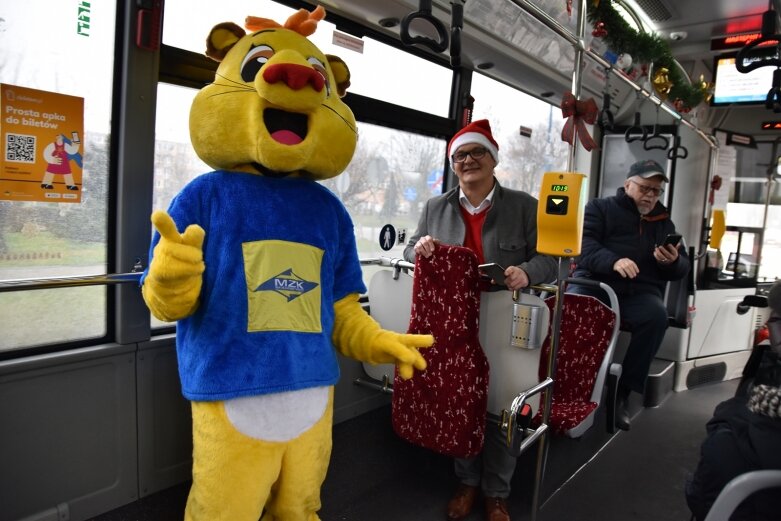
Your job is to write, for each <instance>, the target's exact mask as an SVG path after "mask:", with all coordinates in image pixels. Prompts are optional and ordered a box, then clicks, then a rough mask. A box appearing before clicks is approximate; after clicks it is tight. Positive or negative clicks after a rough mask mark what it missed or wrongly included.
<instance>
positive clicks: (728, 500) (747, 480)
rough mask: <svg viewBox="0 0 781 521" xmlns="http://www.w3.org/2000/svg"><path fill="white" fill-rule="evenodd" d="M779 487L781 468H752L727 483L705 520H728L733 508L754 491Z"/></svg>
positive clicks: (780, 484)
mask: <svg viewBox="0 0 781 521" xmlns="http://www.w3.org/2000/svg"><path fill="white" fill-rule="evenodd" d="M774 487H781V470H754V471H751V472H746V473H744V474H741V475H739V476H736V477H734V478H732V480H731V481H730V482H729V483H727V484H726V485H725V486H724V488H723V489H722V491H721V492H720V493H719V496H718V497H717V498H716V501H715V502H714V503H713V506H712V507H711V509H710V510H709V511H708V515H707V516H706V517H705V521H728V520H729V518H730V516H731V515H732V513H733V512H734V511H735V509H736V508H737V507H738V506H739V505H740V504H741V503H742V502H743V500H745V499H746V498H747V497H749V496H750V495H751V494H753V493H754V492H757V491H759V490H762V489H766V488H774Z"/></svg>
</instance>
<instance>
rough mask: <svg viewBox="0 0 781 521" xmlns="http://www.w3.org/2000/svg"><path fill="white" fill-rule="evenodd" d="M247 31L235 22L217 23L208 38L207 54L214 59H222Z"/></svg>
mask: <svg viewBox="0 0 781 521" xmlns="http://www.w3.org/2000/svg"><path fill="white" fill-rule="evenodd" d="M246 34H247V33H246V32H244V29H242V28H241V27H239V26H238V25H236V24H235V23H233V22H223V23H221V24H217V25H215V26H214V27H213V28H212V30H211V32H210V33H209V36H208V37H207V38H206V56H208V57H209V58H211V59H212V60H214V61H218V62H219V61H222V59H223V58H225V55H226V54H228V51H230V50H231V48H232V47H233V46H234V45H235V44H236V42H238V41H239V40H241V39H242V38H243V37H244V36H245V35H246Z"/></svg>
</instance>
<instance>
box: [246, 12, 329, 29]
mask: <svg viewBox="0 0 781 521" xmlns="http://www.w3.org/2000/svg"><path fill="white" fill-rule="evenodd" d="M323 18H325V9H323V6H321V5H318V6H317V7H315V9H314V11H312V12H311V13H310V12H309V11H307V10H306V9H299V10H298V11H296V12H295V13H293V14H292V15H290V18H288V19H287V21H286V22H285V25H284V26H282V25H280V24H278V23H277V22H275V21H274V20H270V19H268V18H258V17H257V16H248V17H247V18H246V20H245V21H244V27H246V28H247V30H249V31H253V32H254V31H260V30H262V29H271V28H280V27H284V28H285V29H290V30H291V31H295V32H297V33H298V34H300V35H302V36H310V35H311V34H313V33H314V32H315V30H316V29H317V22H319V21H320V20H322V19H323Z"/></svg>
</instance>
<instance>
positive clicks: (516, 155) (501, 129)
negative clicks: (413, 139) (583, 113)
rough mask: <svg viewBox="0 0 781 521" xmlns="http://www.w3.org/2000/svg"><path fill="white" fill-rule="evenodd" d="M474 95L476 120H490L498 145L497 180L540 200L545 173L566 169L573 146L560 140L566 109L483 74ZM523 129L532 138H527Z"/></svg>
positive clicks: (478, 77)
mask: <svg viewBox="0 0 781 521" xmlns="http://www.w3.org/2000/svg"><path fill="white" fill-rule="evenodd" d="M472 97H473V98H474V99H475V104H474V105H475V106H474V111H473V113H472V119H473V120H478V119H484V118H485V119H488V120H489V121H490V122H491V129H492V131H493V135H494V138H495V139H496V141H497V143H498V144H499V164H498V165H497V167H496V177H497V179H498V180H499V182H500V183H501V184H502V186H505V187H507V188H513V189H516V190H522V191H524V192H527V193H529V194H531V195H533V196H535V197H537V195H538V194H539V192H540V186H541V183H542V176H543V174H544V173H545V172H552V171H563V170H564V169H565V168H566V166H567V156H568V154H569V145H568V144H567V143H565V142H564V141H562V139H561V129H562V127H563V126H564V119H563V118H562V116H561V110H560V109H559V108H558V107H554V106H553V105H551V104H550V103H546V102H544V101H541V100H539V99H537V98H534V97H532V96H529V95H528V94H524V93H523V92H520V91H517V90H515V89H512V88H510V87H507V86H506V85H504V84H502V83H499V82H498V81H495V80H493V79H491V78H488V77H487V76H484V75H482V74H475V75H474V76H473V77H472ZM521 127H525V129H523V134H528V131H529V130H530V131H531V136H530V137H529V136H526V135H523V134H522V129H521Z"/></svg>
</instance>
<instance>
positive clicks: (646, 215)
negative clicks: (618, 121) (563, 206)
mask: <svg viewBox="0 0 781 521" xmlns="http://www.w3.org/2000/svg"><path fill="white" fill-rule="evenodd" d="M668 181H669V179H668V178H667V176H666V175H665V172H664V169H663V168H662V166H661V165H660V164H659V163H657V162H656V161H653V160H651V159H646V160H642V161H638V162H636V163H634V164H633V165H632V166H631V167H630V169H629V172H628V173H627V177H626V181H624V186H623V187H621V188H619V189H618V191H617V193H616V195H614V196H612V197H605V198H603V199H594V200H592V201H590V202H589V203H588V204H587V205H586V210H585V215H584V226H583V244H582V247H581V254H580V257H578V259H577V269H576V270H575V272H574V274H573V276H575V277H583V278H589V279H593V280H598V281H600V282H604V283H605V284H608V285H609V286H610V287H611V288H613V290H614V291H615V292H616V295H617V296H618V302H619V308H620V312H621V323H622V325H623V326H624V327H625V328H627V329H629V330H630V331H631V334H632V339H631V341H630V342H629V346H628V348H627V352H626V356H625V357H624V361H623V371H622V375H621V380H620V382H619V389H618V397H617V403H616V425H617V426H618V427H619V428H620V429H623V430H629V414H628V412H627V400H628V397H629V394H630V393H631V392H632V391H635V392H638V393H641V394H642V393H643V392H644V391H645V382H646V379H647V378H648V369H649V368H650V366H651V361H652V360H653V358H654V356H656V352H657V351H658V350H659V346H660V345H661V343H662V339H664V334H665V331H666V330H667V308H666V307H665V305H664V292H665V287H666V284H667V282H668V281H671V280H678V279H681V278H683V277H684V276H686V274H687V273H688V272H689V259H688V257H687V255H686V252H685V249H683V248H681V246H682V245H681V242H682V241H681V239H680V236H677V238H673V239H672V243H670V242H671V240H669V239H668V240H666V239H667V237H668V236H670V235H675V225H674V224H673V222H672V221H671V220H670V214H669V213H668V211H667V208H665V207H664V205H662V203H661V202H660V201H659V198H660V197H661V195H662V194H663V193H664V183H666V182H668ZM666 243H667V244H666ZM569 291H570V292H572V293H580V294H590V295H594V296H598V297H600V298H602V299H604V294H603V292H601V291H599V290H593V289H591V288H588V287H585V286H577V285H573V286H571V287H570V289H569Z"/></svg>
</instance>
